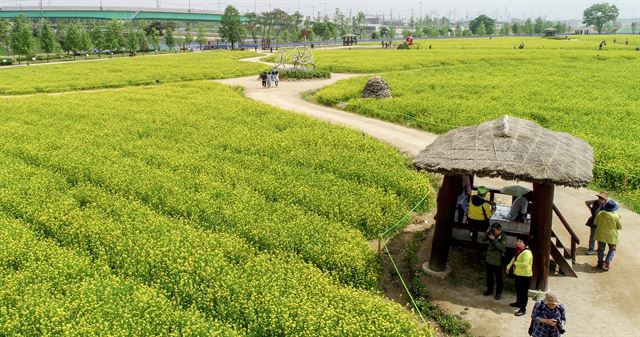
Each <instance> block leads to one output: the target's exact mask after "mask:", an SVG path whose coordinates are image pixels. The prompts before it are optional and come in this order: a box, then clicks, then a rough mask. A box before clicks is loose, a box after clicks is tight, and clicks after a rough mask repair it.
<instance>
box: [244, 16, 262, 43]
mask: <svg viewBox="0 0 640 337" xmlns="http://www.w3.org/2000/svg"><path fill="white" fill-rule="evenodd" d="M244 16H245V18H247V20H246V21H245V23H244V28H245V30H246V31H247V32H248V33H249V36H250V37H251V40H253V43H256V44H257V43H258V31H259V23H260V17H259V16H258V14H256V13H253V12H251V13H247V14H245V15H244Z"/></svg>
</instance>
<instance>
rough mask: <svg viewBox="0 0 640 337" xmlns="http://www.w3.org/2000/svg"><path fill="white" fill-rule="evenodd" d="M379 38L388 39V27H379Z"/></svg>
mask: <svg viewBox="0 0 640 337" xmlns="http://www.w3.org/2000/svg"><path fill="white" fill-rule="evenodd" d="M380 37H381V38H383V39H384V38H389V37H390V35H389V27H385V26H382V27H380Z"/></svg>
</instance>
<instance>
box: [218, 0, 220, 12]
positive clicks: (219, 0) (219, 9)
mask: <svg viewBox="0 0 640 337" xmlns="http://www.w3.org/2000/svg"><path fill="white" fill-rule="evenodd" d="M218 12H220V0H218Z"/></svg>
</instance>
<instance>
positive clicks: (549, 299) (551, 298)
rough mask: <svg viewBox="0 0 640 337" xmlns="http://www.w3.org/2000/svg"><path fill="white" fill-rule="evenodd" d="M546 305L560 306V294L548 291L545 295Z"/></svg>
mask: <svg viewBox="0 0 640 337" xmlns="http://www.w3.org/2000/svg"><path fill="white" fill-rule="evenodd" d="M543 302H544V303H546V304H552V303H553V304H555V305H558V304H560V300H559V299H558V294H556V293H554V292H553V291H547V293H546V294H545V295H544V301H543Z"/></svg>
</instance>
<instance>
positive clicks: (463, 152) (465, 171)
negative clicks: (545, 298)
mask: <svg viewBox="0 0 640 337" xmlns="http://www.w3.org/2000/svg"><path fill="white" fill-rule="evenodd" d="M413 165H414V166H415V167H416V168H417V169H418V170H424V171H429V172H436V173H441V174H443V175H445V179H444V181H443V185H442V187H441V189H440V192H439V194H438V213H437V215H436V232H435V235H434V240H433V242H434V243H433V246H432V253H431V259H430V261H429V267H430V268H431V269H432V270H434V271H443V270H445V268H446V261H447V258H448V250H449V247H450V246H451V233H452V223H453V221H454V220H453V218H454V213H455V207H456V199H457V196H458V195H459V194H460V191H461V185H462V176H463V175H468V176H471V177H473V176H474V175H477V176H480V177H500V178H502V179H506V180H513V179H517V180H523V181H528V182H531V183H533V190H534V193H533V194H534V196H533V200H532V202H533V205H534V207H533V211H532V214H531V233H530V236H531V237H532V239H533V242H532V249H534V282H532V287H534V288H536V289H543V290H546V287H547V276H548V269H549V254H550V253H549V245H550V240H551V222H552V216H553V194H554V185H562V186H569V187H576V188H577V187H581V186H585V185H586V184H587V183H588V182H590V181H591V179H592V178H593V174H592V169H593V148H592V147H591V146H590V145H589V144H587V143H586V142H585V141H583V140H581V139H579V138H576V137H574V136H571V135H569V134H566V133H562V132H555V131H551V130H548V129H545V128H543V127H541V126H539V125H538V124H536V123H533V122H531V121H527V120H524V119H520V118H514V117H510V116H504V117H502V118H499V119H496V120H493V121H489V122H485V123H482V124H479V125H476V126H470V127H463V128H459V129H455V130H452V131H449V132H448V133H446V134H443V135H441V136H440V137H438V138H437V139H436V140H435V141H434V142H433V143H432V144H430V145H428V146H427V147H426V148H425V149H424V150H423V151H421V152H420V153H419V154H418V155H417V156H416V158H415V159H414V161H413ZM536 274H537V275H536Z"/></svg>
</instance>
